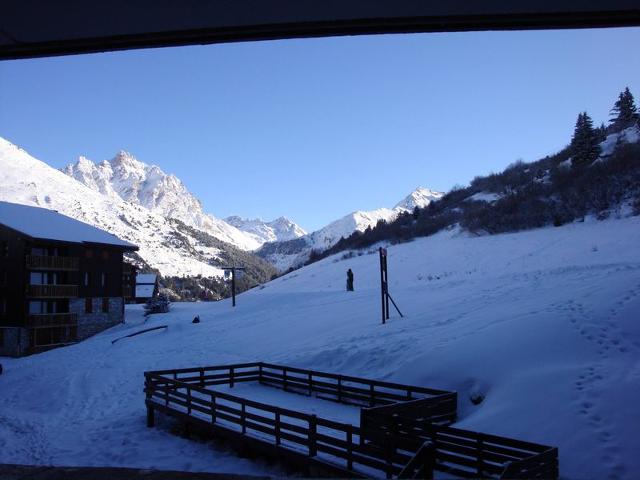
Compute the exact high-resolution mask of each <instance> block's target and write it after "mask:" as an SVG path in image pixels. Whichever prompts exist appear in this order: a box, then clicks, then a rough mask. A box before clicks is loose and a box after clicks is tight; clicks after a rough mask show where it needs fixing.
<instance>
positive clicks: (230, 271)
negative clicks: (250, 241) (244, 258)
mask: <svg viewBox="0 0 640 480" xmlns="http://www.w3.org/2000/svg"><path fill="white" fill-rule="evenodd" d="M223 270H224V278H225V279H228V277H229V276H230V277H231V306H233V307H235V306H236V271H237V272H238V273H237V275H238V278H240V277H241V276H242V274H243V273H244V270H245V268H244V267H223Z"/></svg>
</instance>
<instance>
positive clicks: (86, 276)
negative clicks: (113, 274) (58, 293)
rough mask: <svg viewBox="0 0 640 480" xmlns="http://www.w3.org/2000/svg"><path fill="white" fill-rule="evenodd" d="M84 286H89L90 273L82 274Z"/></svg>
mask: <svg viewBox="0 0 640 480" xmlns="http://www.w3.org/2000/svg"><path fill="white" fill-rule="evenodd" d="M84 286H85V287H90V286H91V272H84Z"/></svg>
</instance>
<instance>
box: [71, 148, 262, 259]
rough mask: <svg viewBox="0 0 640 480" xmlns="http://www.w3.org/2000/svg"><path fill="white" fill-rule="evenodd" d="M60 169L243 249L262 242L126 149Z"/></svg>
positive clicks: (90, 186) (173, 179)
mask: <svg viewBox="0 0 640 480" xmlns="http://www.w3.org/2000/svg"><path fill="white" fill-rule="evenodd" d="M62 171H63V172H64V173H65V174H67V175H69V176H70V177H72V178H75V179H76V180H78V181H79V182H81V183H83V184H84V185H86V186H87V187H89V188H91V189H93V190H96V191H98V192H100V193H102V194H104V195H107V196H108V197H110V198H112V199H122V200H125V201H127V202H129V203H132V204H135V205H140V206H142V207H144V208H146V209H148V210H150V211H151V212H153V213H156V214H159V215H162V216H164V217H168V218H175V219H178V220H180V221H181V222H184V223H185V224H186V225H189V226H191V227H194V228H197V229H199V230H203V231H204V232H206V233H208V234H209V235H211V236H213V237H215V238H218V239H219V240H222V241H223V242H227V243H231V244H232V245H235V246H237V247H238V248H241V249H243V250H254V249H256V248H258V247H259V246H260V245H261V244H262V243H264V242H259V241H258V239H257V238H256V237H255V236H251V235H247V234H246V233H244V232H242V231H240V230H238V229H237V228H236V227H234V226H233V225H230V224H228V223H227V222H225V221H223V220H220V219H218V218H215V217H214V216H213V215H209V214H207V213H205V212H204V211H203V209H202V204H201V203H200V200H198V199H197V198H196V197H195V196H194V195H193V194H192V193H191V192H189V190H187V188H186V187H185V186H184V184H183V183H182V182H181V181H180V179H178V178H177V177H176V176H175V175H167V174H166V173H164V172H163V171H162V170H161V169H160V167H158V166H156V165H147V164H146V163H143V162H141V161H139V160H137V159H136V158H135V157H134V156H133V155H132V154H130V153H129V152H125V151H120V152H118V154H117V155H116V156H115V157H114V158H113V159H111V160H105V161H103V162H101V163H99V164H95V163H94V162H92V161H91V160H89V159H87V158H85V157H80V158H79V159H78V161H77V162H76V163H73V164H69V165H67V166H66V167H65V168H64V169H62Z"/></svg>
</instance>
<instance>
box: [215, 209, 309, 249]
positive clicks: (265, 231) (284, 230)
mask: <svg viewBox="0 0 640 480" xmlns="http://www.w3.org/2000/svg"><path fill="white" fill-rule="evenodd" d="M224 221H225V222H227V223H228V224H229V225H233V226H234V227H236V228H237V229H238V230H240V231H242V232H244V233H246V234H248V235H249V236H250V237H252V238H254V239H255V240H256V241H257V242H258V243H259V244H260V245H262V244H264V243H266V242H282V241H287V240H294V239H296V238H299V237H302V236H303V235H306V234H307V232H305V231H304V230H303V229H302V228H301V227H300V226H299V225H296V224H295V223H294V222H292V221H291V220H289V219H288V218H286V217H278V218H276V219H275V220H272V221H270V222H265V221H264V220H261V219H259V218H255V219H247V218H242V217H240V216H237V215H233V216H231V217H227V218H225V219H224Z"/></svg>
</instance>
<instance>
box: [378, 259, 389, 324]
mask: <svg viewBox="0 0 640 480" xmlns="http://www.w3.org/2000/svg"><path fill="white" fill-rule="evenodd" d="M379 252H380V295H381V300H382V323H386V321H387V320H388V319H389V284H388V283H387V282H388V280H387V249H386V248H382V247H380V249H379Z"/></svg>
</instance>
